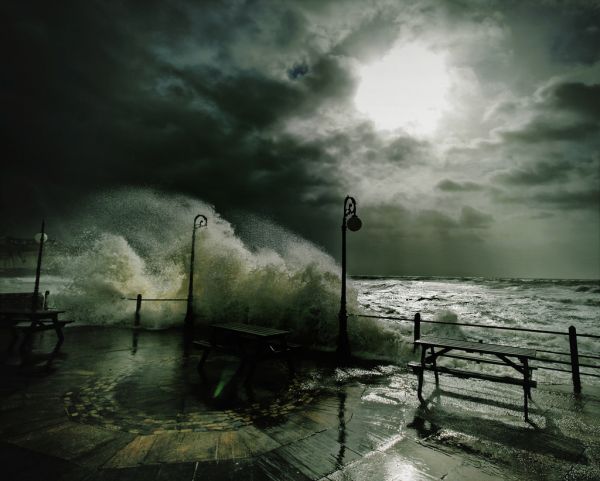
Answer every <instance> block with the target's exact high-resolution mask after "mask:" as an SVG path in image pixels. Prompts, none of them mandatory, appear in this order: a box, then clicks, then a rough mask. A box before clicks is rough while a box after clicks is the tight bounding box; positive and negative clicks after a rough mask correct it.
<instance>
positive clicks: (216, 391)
mask: <svg viewBox="0 0 600 481" xmlns="http://www.w3.org/2000/svg"><path fill="white" fill-rule="evenodd" d="M53 342H54V340H53V338H52V334H51V333H49V332H47V333H43V335H41V336H40V337H39V338H38V339H37V340H36V343H35V345H34V349H35V350H36V352H43V351H44V350H45V349H48V347H49V346H52V344H53ZM199 354H200V353H198V352H194V351H192V352H187V353H186V348H185V345H184V343H183V342H182V334H181V332H180V331H154V332H152V331H139V332H138V331H132V330H128V329H117V328H89V327H81V328H70V329H67V331H66V342H65V344H64V346H63V352H62V353H61V355H60V356H59V358H58V359H56V360H55V361H54V363H53V364H52V366H51V368H50V369H45V367H44V364H43V363H39V364H36V363H35V357H34V359H33V362H32V363H31V365H29V366H25V367H17V366H14V365H11V363H10V362H9V363H6V364H4V366H3V367H2V371H3V372H2V384H1V393H0V394H1V398H0V462H1V463H2V472H3V474H4V475H3V479H23V480H28V479H36V480H39V479H44V480H48V479H49V480H54V479H56V480H59V479H60V480H113V479H114V480H138V479H140V480H141V479H143V480H144V481H151V480H163V479H164V480H194V479H196V480H199V479H210V480H220V479H223V480H229V479H231V480H233V479H236V480H238V479H243V480H298V481H304V480H323V481H326V480H331V481H333V480H336V481H337V480H363V479H364V480H432V479H444V480H445V481H452V480H464V481H468V480H478V481H485V480H496V479H508V480H517V479H518V480H521V479H532V480H537V479H539V480H546V479H547V480H593V479H600V390H599V389H597V388H591V387H589V386H586V385H584V393H583V395H582V396H581V397H579V398H576V397H574V396H573V395H572V393H571V392H570V386H569V385H541V386H540V387H538V389H536V390H534V391H533V403H532V407H531V411H530V417H531V422H530V423H525V422H524V420H523V414H522V390H521V389H519V388H518V387H515V386H505V385H498V384H492V383H489V382H484V381H478V380H466V381H465V380H458V379H454V378H450V377H445V376H441V378H440V381H441V385H440V388H441V389H440V390H435V389H434V386H435V384H434V382H433V376H432V375H429V376H428V375H426V383H425V389H424V394H425V396H428V399H429V403H428V405H427V407H426V408H425V407H423V406H421V405H420V404H419V402H418V400H417V396H416V384H417V383H416V379H415V376H414V375H413V374H412V373H409V372H408V371H407V370H405V369H404V368H403V367H398V366H393V365H386V364H375V363H366V362H361V363H357V364H356V365H354V366H352V367H346V368H336V366H335V363H334V359H333V358H332V357H331V356H329V355H326V354H315V353H309V352H298V353H297V354H296V356H295V358H296V359H295V365H296V371H297V372H296V374H295V375H294V376H290V375H289V373H288V371H287V369H286V366H285V364H283V363H281V362H280V361H276V360H272V361H264V362H262V363H261V364H259V367H258V369H257V370H256V372H255V375H254V378H253V380H252V383H251V384H249V385H247V384H245V383H244V382H242V381H243V380H242V379H241V378H239V377H238V376H236V369H237V366H238V361H237V359H236V358H235V357H232V356H227V355H224V354H221V355H211V356H210V357H209V359H208V361H207V363H206V366H205V371H204V376H200V375H199V374H198V372H197V371H196V365H197V363H198V360H199V357H200V356H199ZM9 361H10V360H9Z"/></svg>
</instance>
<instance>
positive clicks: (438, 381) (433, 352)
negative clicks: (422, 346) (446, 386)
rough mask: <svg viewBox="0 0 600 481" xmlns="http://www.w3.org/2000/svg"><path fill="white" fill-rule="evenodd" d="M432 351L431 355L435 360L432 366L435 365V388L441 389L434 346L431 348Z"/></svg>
mask: <svg viewBox="0 0 600 481" xmlns="http://www.w3.org/2000/svg"><path fill="white" fill-rule="evenodd" d="M429 349H430V351H431V355H432V358H433V361H432V364H433V374H434V376H435V387H440V376H439V374H438V372H437V365H436V363H435V362H436V361H435V357H434V356H435V350H434V349H433V346H430V348H429Z"/></svg>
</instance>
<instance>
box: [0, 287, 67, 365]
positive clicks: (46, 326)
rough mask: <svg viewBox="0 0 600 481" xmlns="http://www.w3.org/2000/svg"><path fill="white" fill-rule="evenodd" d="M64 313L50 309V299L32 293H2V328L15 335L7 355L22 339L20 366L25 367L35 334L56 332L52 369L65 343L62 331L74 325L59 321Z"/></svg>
mask: <svg viewBox="0 0 600 481" xmlns="http://www.w3.org/2000/svg"><path fill="white" fill-rule="evenodd" d="M64 312H65V311H64V310H59V309H49V308H48V307H47V296H42V295H41V294H39V295H37V296H34V295H33V294H31V293H0V327H1V328H7V329H10V331H11V333H12V339H11V342H10V344H9V347H8V353H9V354H10V352H12V351H13V350H14V348H15V346H16V344H17V343H18V342H19V338H21V342H20V346H19V353H20V357H21V363H24V362H25V359H26V351H27V349H28V347H29V346H30V345H31V339H32V337H33V334H34V333H35V332H40V331H47V330H53V331H54V332H55V333H56V337H57V341H56V344H55V345H54V348H53V350H52V353H51V356H50V359H49V360H48V365H49V364H50V362H51V361H52V359H53V358H54V356H56V354H57V353H58V352H59V350H60V347H61V346H62V344H63V342H64V340H65V337H64V334H63V328H64V327H65V326H66V325H67V324H70V323H72V322H73V321H65V320H59V318H58V317H59V315H60V314H63V313H64Z"/></svg>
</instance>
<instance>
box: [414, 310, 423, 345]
mask: <svg viewBox="0 0 600 481" xmlns="http://www.w3.org/2000/svg"><path fill="white" fill-rule="evenodd" d="M414 323H415V324H414V328H413V337H414V342H415V343H416V342H417V341H418V340H419V339H420V338H421V313H419V312H417V313H416V314H415V319H414ZM416 350H417V345H416V344H413V352H415V351H416Z"/></svg>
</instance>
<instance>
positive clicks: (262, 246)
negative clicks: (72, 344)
mask: <svg viewBox="0 0 600 481" xmlns="http://www.w3.org/2000/svg"><path fill="white" fill-rule="evenodd" d="M199 213H200V214H204V215H206V216H207V218H208V227H207V228H201V229H199V230H198V231H197V233H196V237H197V244H196V263H195V278H194V301H195V302H194V310H195V313H196V322H197V323H198V324H209V323H213V322H219V321H244V322H246V321H248V322H252V323H259V324H262V325H269V326H273V327H278V328H284V329H290V330H291V331H292V332H293V339H294V340H296V341H297V342H300V343H302V344H304V345H308V346H312V347H317V348H321V349H327V350H332V349H334V348H335V345H336V340H337V333H338V324H337V322H338V321H337V314H338V310H339V295H340V288H341V285H340V279H339V272H340V269H339V267H338V266H337V265H336V263H335V261H334V260H333V259H332V258H331V257H330V256H329V255H327V254H326V253H324V252H323V251H322V250H321V249H319V248H318V247H316V246H315V245H313V244H312V243H310V242H308V241H306V240H304V239H301V238H300V237H298V236H297V235H295V234H293V233H290V232H289V231H287V230H286V229H284V228H282V227H281V226H278V225H276V224H274V223H272V222H270V221H268V220H265V219H262V218H258V217H257V218H253V217H252V216H247V224H248V225H249V226H253V228H254V232H253V233H252V232H250V234H251V235H249V236H247V237H249V239H250V242H252V239H255V240H256V242H254V245H252V244H251V243H248V244H246V243H244V242H243V241H242V240H241V239H240V237H239V236H237V235H236V233H235V231H234V228H233V226H232V225H231V224H230V223H229V222H227V221H226V220H225V219H223V218H222V217H221V216H220V215H219V214H218V213H217V212H216V211H215V209H214V208H213V207H212V206H210V205H208V204H206V203H203V202H201V201H199V200H195V199H191V198H189V197H185V196H181V195H168V194H164V193H160V192H156V191H151V190H147V189H135V190H132V189H127V190H118V191H110V192H107V193H105V194H102V195H96V196H93V197H90V198H89V199H88V200H87V201H86V202H83V203H82V204H81V205H80V206H79V208H78V210H77V212H76V213H75V214H74V215H73V216H72V218H71V219H69V220H63V221H62V223H61V225H60V226H59V231H60V232H61V235H62V236H63V238H64V241H65V242H66V243H67V244H68V245H69V247H68V248H67V249H65V252H64V253H63V254H61V255H57V256H55V257H54V265H53V266H50V267H52V268H53V270H55V271H57V272H58V273H59V274H60V276H61V277H62V278H63V280H64V282H63V284H62V287H60V288H59V290H58V292H55V293H53V301H54V304H55V305H57V306H60V307H62V308H65V309H67V310H68V311H69V317H70V318H72V319H75V320H77V321H78V324H80V325H81V324H95V325H98V324H104V325H123V326H127V325H131V323H132V319H133V310H134V303H133V302H131V301H127V300H124V298H135V296H136V295H137V294H138V293H141V294H142V295H143V297H144V298H147V299H149V298H180V299H183V298H185V297H186V295H187V286H188V275H189V274H188V272H189V271H188V270H189V259H190V258H189V253H190V242H191V230H192V220H193V218H194V216H195V215H196V214H199ZM264 239H267V240H268V242H264ZM261 240H262V241H261ZM348 310H349V311H350V312H359V307H358V303H357V300H356V292H355V291H354V290H353V289H352V287H351V286H350V287H349V289H348ZM184 312H185V302H144V303H143V307H142V313H141V314H142V325H143V327H145V328H166V327H172V326H177V325H181V324H182V322H183V317H184ZM349 336H350V343H351V346H352V349H353V351H354V352H355V353H359V354H362V355H365V356H369V357H376V358H385V359H389V360H393V359H397V358H398V357H399V356H404V355H405V354H406V353H407V352H409V348H408V347H407V345H406V344H405V343H404V341H403V340H402V339H403V338H402V336H400V333H399V332H398V331H397V330H395V329H393V327H392V326H390V325H389V324H386V323H383V322H380V321H378V320H374V319H362V318H355V317H351V318H350V321H349Z"/></svg>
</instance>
